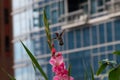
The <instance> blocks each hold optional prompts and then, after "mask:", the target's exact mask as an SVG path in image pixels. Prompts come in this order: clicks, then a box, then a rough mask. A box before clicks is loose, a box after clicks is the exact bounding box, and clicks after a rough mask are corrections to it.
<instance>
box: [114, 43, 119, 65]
mask: <svg viewBox="0 0 120 80" xmlns="http://www.w3.org/2000/svg"><path fill="white" fill-rule="evenodd" d="M115 50H120V44H116V45H115ZM116 57H117V62H118V63H120V56H116Z"/></svg>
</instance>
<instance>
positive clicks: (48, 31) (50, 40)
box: [43, 10, 52, 50]
mask: <svg viewBox="0 0 120 80" xmlns="http://www.w3.org/2000/svg"><path fill="white" fill-rule="evenodd" d="M43 20H44V25H45V32H46V36H47V40H48V45H49V48H50V50H51V49H52V44H51V43H52V39H51V34H50V33H51V32H50V28H49V23H48V20H47V16H46V12H45V10H44V12H43Z"/></svg>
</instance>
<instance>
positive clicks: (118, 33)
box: [114, 20, 120, 40]
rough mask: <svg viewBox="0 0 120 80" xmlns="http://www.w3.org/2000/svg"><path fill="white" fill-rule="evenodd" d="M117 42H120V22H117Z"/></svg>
mask: <svg viewBox="0 0 120 80" xmlns="http://www.w3.org/2000/svg"><path fill="white" fill-rule="evenodd" d="M114 27H115V40H120V20H116V21H115V26H114Z"/></svg>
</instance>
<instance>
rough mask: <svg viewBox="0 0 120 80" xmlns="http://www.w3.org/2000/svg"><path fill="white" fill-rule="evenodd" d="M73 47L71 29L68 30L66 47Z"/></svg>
mask: <svg viewBox="0 0 120 80" xmlns="http://www.w3.org/2000/svg"><path fill="white" fill-rule="evenodd" d="M73 48H74V34H73V31H69V32H68V49H73Z"/></svg>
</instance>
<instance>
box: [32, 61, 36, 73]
mask: <svg viewBox="0 0 120 80" xmlns="http://www.w3.org/2000/svg"><path fill="white" fill-rule="evenodd" d="M32 66H33V69H34V71H35V72H36V67H35V64H34V63H33V62H32Z"/></svg>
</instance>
